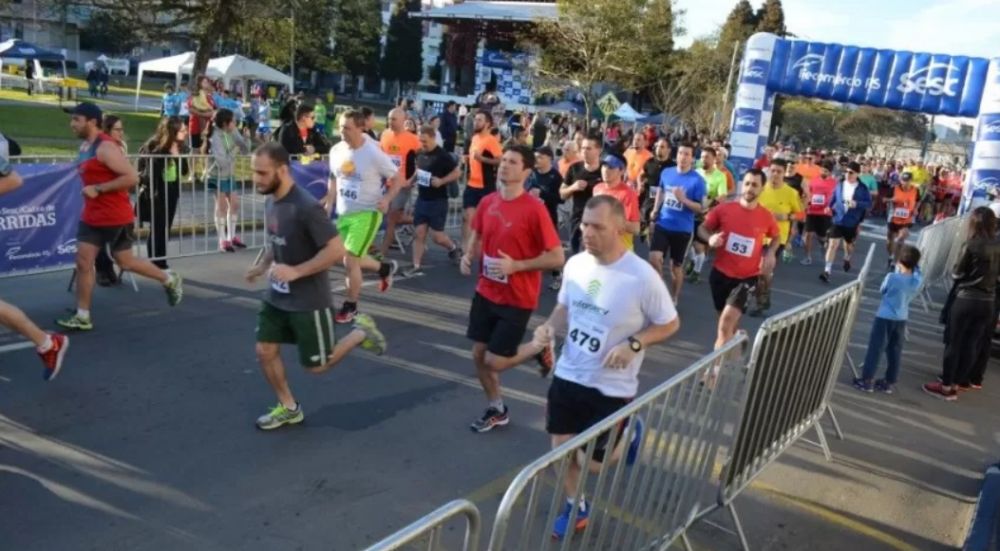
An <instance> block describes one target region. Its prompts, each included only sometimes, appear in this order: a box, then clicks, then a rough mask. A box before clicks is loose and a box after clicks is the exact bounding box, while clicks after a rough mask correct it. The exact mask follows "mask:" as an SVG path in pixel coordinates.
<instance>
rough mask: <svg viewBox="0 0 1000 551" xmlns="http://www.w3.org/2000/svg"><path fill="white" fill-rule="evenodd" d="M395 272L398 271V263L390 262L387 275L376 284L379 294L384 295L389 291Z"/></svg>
mask: <svg viewBox="0 0 1000 551" xmlns="http://www.w3.org/2000/svg"><path fill="white" fill-rule="evenodd" d="M397 271H399V262H396V261H395V260H390V261H389V275H387V276H385V277H383V278H381V279H380V280H379V282H378V290H379V292H380V293H384V292H386V291H388V290H389V289H392V280H393V278H394V277H395V275H396V272H397Z"/></svg>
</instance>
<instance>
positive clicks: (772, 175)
mask: <svg viewBox="0 0 1000 551" xmlns="http://www.w3.org/2000/svg"><path fill="white" fill-rule="evenodd" d="M783 164H784V161H782V160H780V159H773V160H772V161H771V165H770V166H769V167H768V169H767V174H768V182H767V185H765V186H764V189H763V190H762V191H761V193H760V197H759V198H758V200H757V201H758V202H759V203H760V205H761V206H762V207H764V208H766V209H767V210H768V211H770V212H771V215H772V216H774V220H775V221H776V222H777V223H778V233H779V235H780V237H779V238H778V249H777V254H776V258H784V256H785V255H787V254H789V250H788V249H790V248H791V246H790V245H789V243H788V239H789V236H790V235H791V233H792V219H793V218H794V217H795V216H796V215H798V214H799V213H801V212H802V203H801V201H800V198H799V192H798V191H796V190H795V189H794V188H792V187H791V186H789V185H787V184H785V167H784V166H783ZM773 278H774V274H773V273H766V272H765V273H761V275H760V280H759V281H758V282H757V307H756V308H755V309H754V310H753V311H751V312H750V315H751V316H753V317H760V316H763V315H764V314H765V313H766V312H767V311H768V310H770V309H771V282H772V280H773Z"/></svg>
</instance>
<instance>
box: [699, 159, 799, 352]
mask: <svg viewBox="0 0 1000 551" xmlns="http://www.w3.org/2000/svg"><path fill="white" fill-rule="evenodd" d="M763 187H764V172H763V171H761V170H760V169H757V168H751V169H750V170H748V171H747V173H746V174H745V175H744V176H743V190H742V193H741V195H740V200H739V201H731V202H728V203H723V204H721V205H719V206H717V207H715V208H714V209H712V210H711V211H709V213H708V216H706V217H705V223H704V224H702V225H701V227H700V228H698V233H699V234H701V237H702V239H704V240H705V241H707V242H708V245H709V246H710V247H712V248H713V249H717V251H716V253H715V263H714V265H713V266H712V273H711V275H710V276H709V279H708V282H709V285H711V287H712V301H713V302H714V303H715V311H716V312H718V313H719V327H718V333H717V335H716V339H715V348H716V349H719V348H721V347H722V346H723V345H724V344H725V343H726V341H728V340H729V339H730V338H732V336H733V335H734V334H736V328H737V327H738V326H739V323H740V318H741V317H742V316H743V312H744V311H746V307H747V301H748V299H749V298H750V295H751V293H753V292H754V287H755V286H756V285H757V282H758V281H759V280H760V275H761V274H767V275H770V274H771V273H772V272H773V271H774V264H775V253H776V252H777V250H778V245H779V243H780V240H779V237H780V235H781V234H780V232H779V230H778V224H777V222H775V220H774V216H772V215H771V212H770V211H769V210H767V209H766V208H764V207H762V206H760V204H758V199H759V197H760V194H761V192H762V191H763ZM767 238H770V240H771V244H770V245H768V246H767V247H766V248H765V246H764V240H765V239H767Z"/></svg>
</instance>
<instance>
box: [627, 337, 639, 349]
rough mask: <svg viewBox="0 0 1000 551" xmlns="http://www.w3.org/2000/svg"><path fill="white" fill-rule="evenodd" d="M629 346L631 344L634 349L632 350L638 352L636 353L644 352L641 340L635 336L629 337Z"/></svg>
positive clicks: (630, 346)
mask: <svg viewBox="0 0 1000 551" xmlns="http://www.w3.org/2000/svg"><path fill="white" fill-rule="evenodd" d="M628 346H629V348H631V349H632V352H636V353H639V352H642V343H641V342H639V339H637V338H635V337H629V338H628Z"/></svg>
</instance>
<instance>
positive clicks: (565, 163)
mask: <svg viewBox="0 0 1000 551" xmlns="http://www.w3.org/2000/svg"><path fill="white" fill-rule="evenodd" d="M579 162H580V159H577V160H575V161H570V160H569V159H566V158H561V159H559V175H560V176H562V177H563V179H564V180H565V179H566V173H567V172H569V167H571V166H573V165H575V164H576V163H579Z"/></svg>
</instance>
